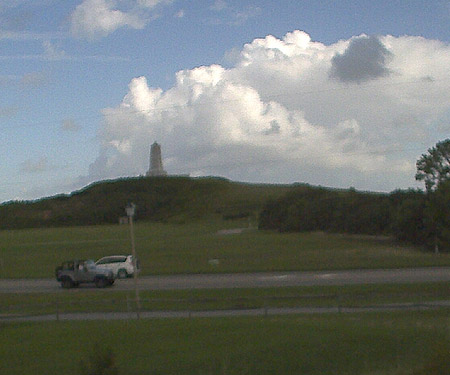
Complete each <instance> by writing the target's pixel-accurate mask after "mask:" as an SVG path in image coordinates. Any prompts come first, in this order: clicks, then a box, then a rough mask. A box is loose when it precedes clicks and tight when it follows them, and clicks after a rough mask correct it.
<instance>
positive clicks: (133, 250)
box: [125, 203, 141, 319]
mask: <svg viewBox="0 0 450 375" xmlns="http://www.w3.org/2000/svg"><path fill="white" fill-rule="evenodd" d="M125 211H126V212H127V216H128V222H129V224H130V237H131V254H132V256H133V268H134V270H133V281H134V292H135V300H136V316H137V318H138V319H140V318H141V302H140V299H139V289H138V283H137V258H136V247H135V246H134V228H133V216H134V213H135V211H136V205H135V204H134V203H130V204H129V205H128V206H127V207H126V208H125Z"/></svg>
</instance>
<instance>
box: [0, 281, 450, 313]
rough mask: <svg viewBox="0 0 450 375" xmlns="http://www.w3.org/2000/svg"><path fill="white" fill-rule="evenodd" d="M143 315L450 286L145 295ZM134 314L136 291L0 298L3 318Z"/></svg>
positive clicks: (365, 302)
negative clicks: (81, 313)
mask: <svg viewBox="0 0 450 375" xmlns="http://www.w3.org/2000/svg"><path fill="white" fill-rule="evenodd" d="M140 299H141V310H143V311H164V310H177V311H202V310H225V309H256V308H266V307H267V308H272V307H306V306H308V307H363V306H376V305H381V304H393V303H410V304H423V303H426V302H430V301H438V300H449V299H450V287H449V284H448V283H447V282H440V283H417V284H399V285H397V284H385V285H349V286H315V287H283V288H258V289H220V290H208V289H206V290H205V289H203V290H201V289H199V290H188V291H185V290H171V291H167V290H162V291H141V292H140ZM112 311H114V312H126V311H135V303H134V293H132V292H118V291H114V290H113V289H108V290H96V289H92V290H70V291H64V293H28V294H0V314H4V315H5V316H27V315H41V314H56V313H58V314H63V313H69V312H112Z"/></svg>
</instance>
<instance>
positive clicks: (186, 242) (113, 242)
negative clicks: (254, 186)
mask: <svg viewBox="0 0 450 375" xmlns="http://www.w3.org/2000/svg"><path fill="white" fill-rule="evenodd" d="M247 225H248V222H246V221H221V220H211V221H209V222H208V221H201V222H194V223H191V224H183V225H176V224H155V223H137V224H136V225H135V238H136V251H137V254H138V257H139V258H140V260H141V264H142V275H150V274H174V273H209V272H250V271H290V270H303V271H306V270H337V269H355V268H397V267H422V266H449V265H450V255H449V254H441V255H438V256H436V255H434V254H431V253H425V252H422V251H420V250H419V249H417V248H414V247H408V246H402V245H399V244H397V243H395V242H393V241H391V240H388V239H385V238H376V237H361V236H349V235H348V236H347V235H338V234H324V233H283V234H281V233H277V232H265V231H258V230H248V231H244V232H243V233H241V234H231V235H221V234H218V231H219V230H221V229H225V228H233V227H235V228H236V227H244V226H247ZM0 250H1V252H0V277H1V278H23V277H25V278H35V277H50V278H51V277H53V276H54V268H55V267H56V265H58V264H60V263H61V262H62V261H64V260H67V259H73V258H80V259H98V258H100V257H102V256H105V255H112V254H129V253H130V251H131V250H130V233H129V228H128V226H126V225H125V226H119V225H104V226H90V227H70V228H51V229H29V230H12V231H0ZM212 260H214V261H212Z"/></svg>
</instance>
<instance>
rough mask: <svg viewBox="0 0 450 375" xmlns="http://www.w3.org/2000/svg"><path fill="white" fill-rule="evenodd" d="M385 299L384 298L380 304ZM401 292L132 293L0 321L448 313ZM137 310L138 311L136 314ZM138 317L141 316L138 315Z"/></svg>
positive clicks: (47, 305)
mask: <svg viewBox="0 0 450 375" xmlns="http://www.w3.org/2000/svg"><path fill="white" fill-rule="evenodd" d="M380 297H381V299H380ZM399 297H400V295H399V294H398V293H391V294H389V295H386V294H382V295H379V294H378V293H369V294H361V295H358V294H352V295H349V294H311V295H295V296H264V297H261V296H257V297H249V296H246V297H224V298H208V297H207V298H143V299H140V301H139V302H140V304H137V303H136V301H135V299H134V298H133V297H132V296H131V294H129V295H128V294H127V295H126V298H108V299H101V300H95V301H89V300H77V301H75V300H73V301H67V300H64V301H63V300H61V299H60V298H57V297H56V298H54V299H53V300H51V301H47V302H43V303H19V304H9V305H7V306H0V321H8V320H9V321H12V320H16V321H17V320H62V319H65V320H68V319H74V320H80V319H134V318H135V317H136V316H139V315H142V316H143V317H194V316H223V315H273V314H289V313H291V314H292V313H325V312H338V313H343V312H358V311H361V312H366V311H380V310H399V309H410V310H411V309H416V310H418V309H431V308H449V307H450V300H448V299H445V298H441V299H438V300H435V299H430V296H428V298H424V296H422V295H417V296H415V297H414V298H411V296H409V297H410V298H409V300H408V301H402V302H392V301H393V300H396V299H399ZM137 306H140V310H139V311H138V308H137ZM139 313H140V314H139Z"/></svg>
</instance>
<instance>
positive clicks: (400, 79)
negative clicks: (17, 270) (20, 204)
mask: <svg viewBox="0 0 450 375" xmlns="http://www.w3.org/2000/svg"><path fill="white" fill-rule="evenodd" d="M449 42H450V1H449V0H428V1H425V0H390V1H386V0H378V1H368V0H360V1H349V0H340V1H330V0H324V1H302V0H298V1H292V0H277V1H273V0H272V1H269V0H260V1H256V0H255V1H252V0H249V1H242V0H240V1H238V0H210V1H206V0H205V1H200V0H190V1H187V0H74V1H62V0H33V1H29V0H0V67H1V69H0V131H1V138H0V161H1V164H0V181H1V184H0V202H7V201H11V200H32V199H39V198H43V197H48V196H53V195H56V194H62V193H70V192H73V191H76V190H78V189H81V188H83V187H85V186H87V185H89V184H91V183H93V182H96V181H101V180H106V179H115V178H119V177H132V176H140V175H145V173H146V171H147V170H148V169H149V152H150V145H151V144H152V143H153V142H155V141H156V142H158V143H159V144H160V145H161V148H162V157H163V164H164V169H165V170H166V171H167V172H168V174H172V175H179V174H183V175H186V174H188V175H190V176H193V177H200V176H221V177H225V178H228V179H231V180H233V181H242V182H259V183H294V182H300V183H308V184H311V185H321V186H327V187H336V188H349V187H353V188H356V189H357V190H365V191H380V192H390V191H393V190H395V189H408V188H417V187H422V186H421V184H420V183H418V182H416V181H415V178H414V176H415V171H416V167H415V163H416V161H417V159H418V158H419V157H420V155H421V154H423V153H426V152H427V150H428V149H429V148H430V147H433V146H434V145H435V144H436V143H437V142H438V141H441V140H444V139H446V138H449V137H450V45H449Z"/></svg>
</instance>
